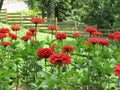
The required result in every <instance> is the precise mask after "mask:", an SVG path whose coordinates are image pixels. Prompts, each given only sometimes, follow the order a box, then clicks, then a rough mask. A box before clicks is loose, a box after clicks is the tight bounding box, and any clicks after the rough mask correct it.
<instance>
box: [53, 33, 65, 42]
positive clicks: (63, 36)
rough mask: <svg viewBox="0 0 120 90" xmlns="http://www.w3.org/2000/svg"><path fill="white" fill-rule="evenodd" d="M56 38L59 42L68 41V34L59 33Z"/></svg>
mask: <svg viewBox="0 0 120 90" xmlns="http://www.w3.org/2000/svg"><path fill="white" fill-rule="evenodd" d="M55 37H56V39H57V40H63V39H66V37H67V34H66V33H60V32H58V33H56V34H55Z"/></svg>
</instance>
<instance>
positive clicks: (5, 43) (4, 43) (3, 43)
mask: <svg viewBox="0 0 120 90" xmlns="http://www.w3.org/2000/svg"><path fill="white" fill-rule="evenodd" d="M0 45H3V46H5V47H7V46H10V45H11V42H0Z"/></svg>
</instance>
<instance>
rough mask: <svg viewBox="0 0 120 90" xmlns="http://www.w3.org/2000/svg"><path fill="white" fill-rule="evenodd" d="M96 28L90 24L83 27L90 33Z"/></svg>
mask: <svg viewBox="0 0 120 90" xmlns="http://www.w3.org/2000/svg"><path fill="white" fill-rule="evenodd" d="M96 31H97V29H96V28H95V27H92V26H87V27H86V28H85V32H89V33H92V32H96Z"/></svg>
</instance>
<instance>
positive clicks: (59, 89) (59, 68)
mask: <svg viewBox="0 0 120 90" xmlns="http://www.w3.org/2000/svg"><path fill="white" fill-rule="evenodd" d="M60 70H61V67H60V65H59V66H58V81H59V80H60V74H61V73H60ZM57 87H58V90H61V88H60V86H59V82H58V84H57Z"/></svg>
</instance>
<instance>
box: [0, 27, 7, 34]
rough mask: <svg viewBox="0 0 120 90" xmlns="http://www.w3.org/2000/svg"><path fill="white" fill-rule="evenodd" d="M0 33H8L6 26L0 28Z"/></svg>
mask: <svg viewBox="0 0 120 90" xmlns="http://www.w3.org/2000/svg"><path fill="white" fill-rule="evenodd" d="M0 33H9V29H8V28H0Z"/></svg>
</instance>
